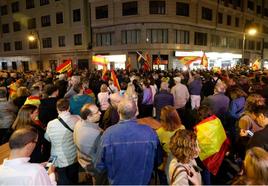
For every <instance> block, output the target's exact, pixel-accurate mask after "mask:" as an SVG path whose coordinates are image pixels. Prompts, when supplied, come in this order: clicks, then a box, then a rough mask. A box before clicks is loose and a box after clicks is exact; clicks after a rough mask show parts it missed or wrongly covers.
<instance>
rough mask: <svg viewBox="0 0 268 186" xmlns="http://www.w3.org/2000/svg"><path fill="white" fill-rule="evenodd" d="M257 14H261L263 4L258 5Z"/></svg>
mask: <svg viewBox="0 0 268 186" xmlns="http://www.w3.org/2000/svg"><path fill="white" fill-rule="evenodd" d="M256 12H257V14H261V6H260V5H257V10H256Z"/></svg>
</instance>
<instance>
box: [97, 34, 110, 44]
mask: <svg viewBox="0 0 268 186" xmlns="http://www.w3.org/2000/svg"><path fill="white" fill-rule="evenodd" d="M96 43H97V46H108V45H112V33H111V32H108V33H100V34H96Z"/></svg>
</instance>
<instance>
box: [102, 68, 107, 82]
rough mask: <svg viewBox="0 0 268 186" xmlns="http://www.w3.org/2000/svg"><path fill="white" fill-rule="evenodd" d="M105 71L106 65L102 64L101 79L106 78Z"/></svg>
mask: <svg viewBox="0 0 268 186" xmlns="http://www.w3.org/2000/svg"><path fill="white" fill-rule="evenodd" d="M106 73H107V65H104V66H103V69H102V75H101V78H102V79H103V80H105V79H106V78H105V75H106Z"/></svg>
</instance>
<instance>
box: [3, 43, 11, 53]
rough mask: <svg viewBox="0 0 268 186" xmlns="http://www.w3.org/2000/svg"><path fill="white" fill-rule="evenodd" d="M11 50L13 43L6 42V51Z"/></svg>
mask: <svg viewBox="0 0 268 186" xmlns="http://www.w3.org/2000/svg"><path fill="white" fill-rule="evenodd" d="M10 50H11V44H10V43H4V51H5V52H6V51H10Z"/></svg>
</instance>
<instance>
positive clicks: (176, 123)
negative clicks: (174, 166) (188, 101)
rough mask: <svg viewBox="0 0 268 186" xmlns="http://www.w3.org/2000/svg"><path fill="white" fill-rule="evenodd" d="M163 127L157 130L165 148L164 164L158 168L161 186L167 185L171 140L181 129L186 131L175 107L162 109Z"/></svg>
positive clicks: (168, 106) (161, 120)
mask: <svg viewBox="0 0 268 186" xmlns="http://www.w3.org/2000/svg"><path fill="white" fill-rule="evenodd" d="M160 123H161V127H160V128H159V129H157V130H156V133H157V136H158V138H159V141H160V143H161V145H162V148H163V163H162V165H161V166H160V167H158V169H159V170H158V175H159V178H160V184H167V182H166V179H165V177H166V175H165V173H164V169H165V168H166V164H167V161H168V160H167V157H168V154H169V153H170V149H169V142H170V138H171V137H172V136H173V135H174V134H175V132H176V131H178V130H180V129H185V127H184V125H183V124H182V123H181V119H180V116H179V115H178V113H177V110H176V109H175V107H172V106H170V105H167V106H165V107H163V108H162V110H161V115H160Z"/></svg>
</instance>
